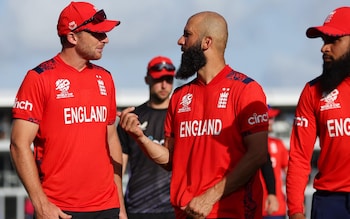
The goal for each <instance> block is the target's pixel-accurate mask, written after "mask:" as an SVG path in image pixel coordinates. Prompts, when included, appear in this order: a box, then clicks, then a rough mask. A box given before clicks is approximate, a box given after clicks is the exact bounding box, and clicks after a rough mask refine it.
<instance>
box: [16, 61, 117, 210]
mask: <svg viewBox="0 0 350 219" xmlns="http://www.w3.org/2000/svg"><path fill="white" fill-rule="evenodd" d="M13 117H14V118H17V119H24V120H27V121H31V122H35V123H37V124H38V125H39V131H38V133H37V135H36V138H35V140H34V156H35V160H36V163H37V167H38V170H39V175H40V179H41V182H42V187H43V189H44V191H45V193H46V194H47V196H48V198H49V200H50V201H51V202H53V203H54V204H55V205H57V206H58V207H60V208H61V209H63V210H68V211H77V212H79V211H98V210H105V209H110V208H117V207H119V199H118V192H117V188H116V185H115V183H114V181H113V178H114V174H113V172H114V171H113V166H112V163H111V159H110V156H109V150H108V144H107V125H112V124H114V122H115V119H116V102H115V88H114V82H113V79H112V76H111V74H110V73H109V72H108V71H106V70H105V69H103V68H101V67H99V66H96V65H94V64H91V63H89V64H88V65H87V67H86V68H85V69H83V70H82V71H80V72H79V71H77V70H76V69H74V68H73V67H71V66H69V65H67V64H65V63H64V62H63V61H62V60H61V58H60V57H59V55H57V56H55V57H54V58H53V59H51V60H48V61H46V62H44V63H42V64H40V65H39V66H38V67H36V68H34V69H33V70H30V71H28V73H27V75H26V77H25V79H24V80H23V83H22V85H21V87H20V88H19V91H18V93H17V96H16V101H15V105H14V107H13Z"/></svg>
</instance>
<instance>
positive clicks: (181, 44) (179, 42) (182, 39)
mask: <svg viewBox="0 0 350 219" xmlns="http://www.w3.org/2000/svg"><path fill="white" fill-rule="evenodd" d="M184 44H185V37H184V36H181V37H180V38H179V39H178V40H177V45H179V46H183V45H184Z"/></svg>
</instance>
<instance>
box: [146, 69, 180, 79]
mask: <svg viewBox="0 0 350 219" xmlns="http://www.w3.org/2000/svg"><path fill="white" fill-rule="evenodd" d="M148 75H149V76H151V78H153V79H159V78H161V77H166V76H171V77H174V76H175V72H171V71H166V70H163V71H153V72H149V73H148Z"/></svg>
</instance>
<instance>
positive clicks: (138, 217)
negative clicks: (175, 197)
mask: <svg viewBox="0 0 350 219" xmlns="http://www.w3.org/2000/svg"><path fill="white" fill-rule="evenodd" d="M128 219H175V213H156V214H150V213H147V214H138V213H128Z"/></svg>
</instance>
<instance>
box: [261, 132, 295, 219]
mask: <svg viewBox="0 0 350 219" xmlns="http://www.w3.org/2000/svg"><path fill="white" fill-rule="evenodd" d="M268 150H269V154H270V158H271V163H272V168H273V173H274V175H275V181H276V197H277V200H278V203H279V208H278V211H276V212H274V213H273V214H271V215H268V214H267V211H263V215H264V216H282V215H286V213H287V206H286V196H285V194H284V191H283V184H284V183H283V176H282V173H283V172H284V170H285V169H286V168H287V166H288V150H287V148H286V147H285V146H284V143H283V141H282V140H281V139H278V138H274V137H271V136H269V138H268ZM261 177H262V176H261ZM261 179H262V180H263V178H261ZM262 185H263V189H264V201H263V207H264V205H265V200H266V198H267V195H268V192H267V188H266V185H265V183H263V184H262Z"/></svg>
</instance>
